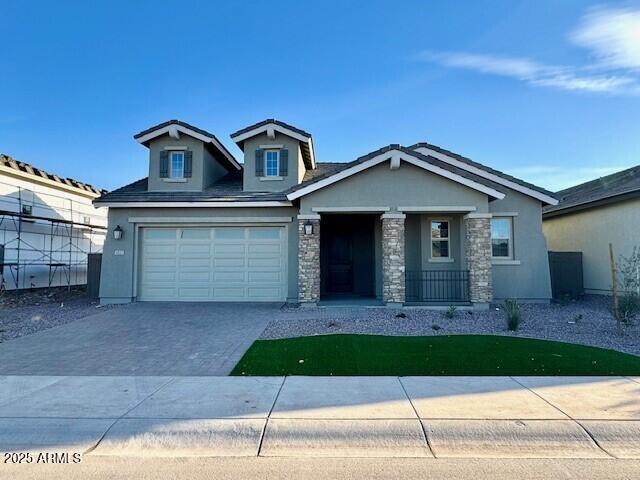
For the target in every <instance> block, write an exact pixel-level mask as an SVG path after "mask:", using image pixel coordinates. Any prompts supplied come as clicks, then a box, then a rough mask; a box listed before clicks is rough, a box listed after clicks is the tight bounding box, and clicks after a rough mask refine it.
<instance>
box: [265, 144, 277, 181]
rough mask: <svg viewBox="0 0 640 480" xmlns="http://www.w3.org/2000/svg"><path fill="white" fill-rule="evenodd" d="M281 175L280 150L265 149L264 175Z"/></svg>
mask: <svg viewBox="0 0 640 480" xmlns="http://www.w3.org/2000/svg"><path fill="white" fill-rule="evenodd" d="M278 175H280V150H265V152H264V176H265V177H277V176H278Z"/></svg>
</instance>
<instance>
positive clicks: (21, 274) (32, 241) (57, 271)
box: [0, 182, 107, 291]
mask: <svg viewBox="0 0 640 480" xmlns="http://www.w3.org/2000/svg"><path fill="white" fill-rule="evenodd" d="M0 189H1V190H2V192H8V193H6V194H4V193H0V291H4V290H8V289H15V290H16V291H19V290H21V289H25V288H36V287H52V286H66V287H67V288H69V289H70V288H71V286H72V285H78V284H83V283H86V269H87V258H88V254H91V253H100V252H101V251H102V244H103V243H104V237H105V234H106V230H107V228H106V218H105V217H104V216H100V215H97V214H96V213H95V212H96V210H95V209H94V207H93V206H91V205H87V204H86V203H84V204H83V203H81V202H78V201H75V200H73V199H71V198H68V197H62V196H58V195H53V194H50V193H44V192H34V191H33V190H32V189H29V188H25V187H21V186H16V185H12V184H7V183H3V182H0ZM38 276H40V277H42V278H38ZM36 279H37V280H36ZM54 284H55V285H54Z"/></svg>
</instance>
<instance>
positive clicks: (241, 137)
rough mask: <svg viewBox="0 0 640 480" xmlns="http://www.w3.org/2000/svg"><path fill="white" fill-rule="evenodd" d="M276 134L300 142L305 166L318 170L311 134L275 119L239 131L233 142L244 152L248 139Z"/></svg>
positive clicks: (232, 135)
mask: <svg viewBox="0 0 640 480" xmlns="http://www.w3.org/2000/svg"><path fill="white" fill-rule="evenodd" d="M275 132H280V133H282V134H284V135H287V136H288V137H291V138H293V139H295V140H298V142H300V150H301V151H302V157H303V159H304V163H305V166H306V167H307V169H309V170H312V169H314V168H316V158H315V153H314V150H313V140H312V138H311V134H310V133H308V132H305V131H304V130H301V129H300V128H297V127H294V126H293V125H289V124H288V123H285V122H282V121H280V120H276V119H275V118H268V119H266V120H262V121H261V122H258V123H254V124H253V125H249V126H248V127H245V128H243V129H241V130H238V131H237V132H235V133H232V134H231V140H233V141H234V142H236V144H237V145H238V147H240V149H241V150H242V151H243V152H244V142H245V140H247V139H248V138H252V137H255V136H256V135H260V134H262V133H267V135H273V134H274V133H275Z"/></svg>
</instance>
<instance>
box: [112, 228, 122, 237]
mask: <svg viewBox="0 0 640 480" xmlns="http://www.w3.org/2000/svg"><path fill="white" fill-rule="evenodd" d="M121 238H122V228H120V225H117V226H116V228H114V229H113V239H114V240H120V239H121Z"/></svg>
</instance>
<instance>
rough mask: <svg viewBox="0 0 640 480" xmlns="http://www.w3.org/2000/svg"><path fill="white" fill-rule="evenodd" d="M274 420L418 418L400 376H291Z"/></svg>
mask: <svg viewBox="0 0 640 480" xmlns="http://www.w3.org/2000/svg"><path fill="white" fill-rule="evenodd" d="M271 418H318V419H329V418H334V419H336V418H341V419H358V418H361V419H374V418H387V419H391V418H395V419H399V418H413V419H415V418H416V414H415V412H414V410H413V408H412V407H411V403H410V402H409V400H408V399H407V396H406V394H405V393H404V391H403V389H402V385H400V382H399V381H398V378H397V377H287V378H286V380H285V382H284V385H283V386H282V390H281V392H280V395H278V400H277V401H276V404H275V406H274V408H273V413H272V414H271Z"/></svg>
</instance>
